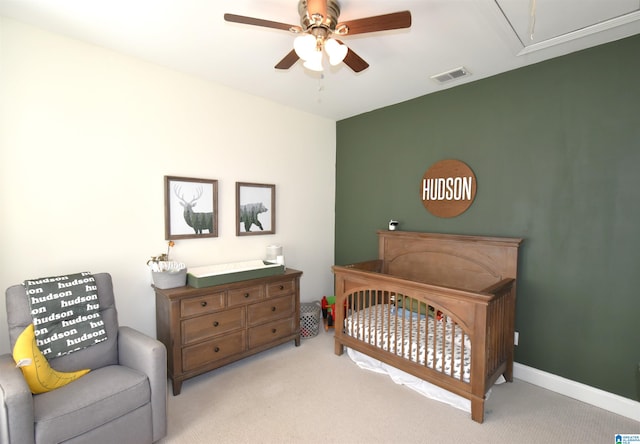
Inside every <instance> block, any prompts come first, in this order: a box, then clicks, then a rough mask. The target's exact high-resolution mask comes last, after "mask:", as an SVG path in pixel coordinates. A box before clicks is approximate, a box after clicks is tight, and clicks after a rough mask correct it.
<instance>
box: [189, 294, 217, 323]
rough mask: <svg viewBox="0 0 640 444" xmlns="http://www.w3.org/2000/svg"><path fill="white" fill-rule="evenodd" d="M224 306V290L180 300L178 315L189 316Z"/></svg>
mask: <svg viewBox="0 0 640 444" xmlns="http://www.w3.org/2000/svg"><path fill="white" fill-rule="evenodd" d="M222 307H224V291H220V292H218V293H212V294H207V295H202V296H198V297H194V298H188V299H183V300H181V301H180V316H181V317H183V318H187V317H189V316H194V315H199V314H204V313H209V312H212V311H214V310H217V309H220V308H222Z"/></svg>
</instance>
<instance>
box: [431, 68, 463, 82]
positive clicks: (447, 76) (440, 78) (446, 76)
mask: <svg viewBox="0 0 640 444" xmlns="http://www.w3.org/2000/svg"><path fill="white" fill-rule="evenodd" d="M469 75H471V73H470V72H469V71H468V70H467V68H465V67H464V66H461V67H460V68H456V69H452V70H451V71H447V72H443V73H440V74H436V75H435V76H431V78H432V79H433V80H435V81H436V82H438V83H446V82H450V81H452V80H456V79H460V78H462V77H466V76H469Z"/></svg>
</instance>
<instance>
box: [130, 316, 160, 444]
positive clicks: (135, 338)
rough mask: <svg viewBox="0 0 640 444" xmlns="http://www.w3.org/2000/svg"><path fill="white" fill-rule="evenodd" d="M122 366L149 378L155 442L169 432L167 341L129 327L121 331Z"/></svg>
mask: <svg viewBox="0 0 640 444" xmlns="http://www.w3.org/2000/svg"><path fill="white" fill-rule="evenodd" d="M118 361H119V362H120V365H124V366H126V367H129V368H133V369H135V370H138V371H141V372H142V373H145V374H146V375H147V376H148V377H149V385H150V387H151V412H152V413H151V414H152V420H153V442H155V441H158V440H159V439H161V438H163V437H164V436H166V434H167V349H166V348H165V346H164V344H163V343H162V342H160V341H157V340H155V339H153V338H151V337H149V336H147V335H145V334H143V333H141V332H139V331H137V330H134V329H133V328H130V327H123V326H121V327H120V328H119V330H118Z"/></svg>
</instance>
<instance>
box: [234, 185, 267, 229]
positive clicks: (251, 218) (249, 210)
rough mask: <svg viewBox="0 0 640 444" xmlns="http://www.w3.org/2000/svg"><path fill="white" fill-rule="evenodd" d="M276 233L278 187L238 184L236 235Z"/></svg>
mask: <svg viewBox="0 0 640 444" xmlns="http://www.w3.org/2000/svg"><path fill="white" fill-rule="evenodd" d="M275 232H276V186H275V185H269V184H264V183H249V182H236V235H237V236H256V235H262V234H275Z"/></svg>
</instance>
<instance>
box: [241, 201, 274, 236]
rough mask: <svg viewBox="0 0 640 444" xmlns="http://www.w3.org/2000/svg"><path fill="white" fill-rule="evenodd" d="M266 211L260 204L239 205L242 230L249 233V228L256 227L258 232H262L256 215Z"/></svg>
mask: <svg viewBox="0 0 640 444" xmlns="http://www.w3.org/2000/svg"><path fill="white" fill-rule="evenodd" d="M267 211H269V209H268V208H267V207H265V206H264V205H263V203H262V202H258V203H249V204H246V205H240V223H242V224H244V230H245V231H246V232H249V231H251V226H252V225H256V226H257V227H258V228H260V230H263V231H264V228H262V224H261V223H260V221H259V220H258V215H259V214H260V213H266V212H267Z"/></svg>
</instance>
